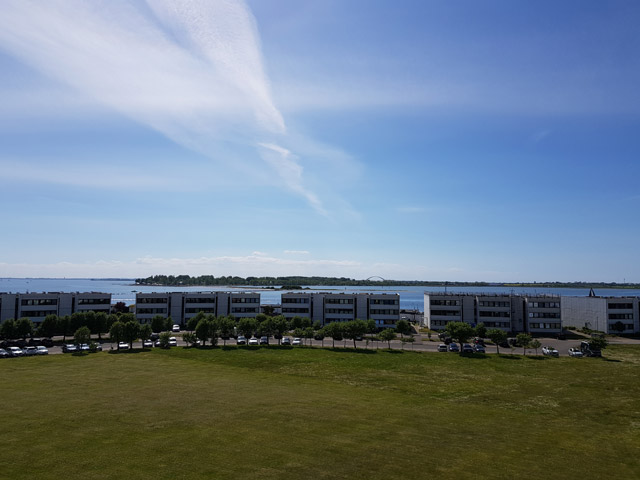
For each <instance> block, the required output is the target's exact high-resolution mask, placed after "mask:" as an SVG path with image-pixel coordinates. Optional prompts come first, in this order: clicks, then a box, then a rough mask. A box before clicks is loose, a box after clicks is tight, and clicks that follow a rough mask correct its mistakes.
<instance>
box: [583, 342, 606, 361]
mask: <svg viewBox="0 0 640 480" xmlns="http://www.w3.org/2000/svg"><path fill="white" fill-rule="evenodd" d="M580 351H581V352H582V354H583V355H584V356H585V357H601V356H602V352H601V351H600V350H598V349H597V348H594V347H593V346H591V343H590V342H586V341H584V342H580Z"/></svg>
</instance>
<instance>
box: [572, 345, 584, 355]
mask: <svg viewBox="0 0 640 480" xmlns="http://www.w3.org/2000/svg"><path fill="white" fill-rule="evenodd" d="M569 356H570V357H582V356H583V355H582V352H581V351H580V350H578V349H577V348H573V347H572V348H570V349H569Z"/></svg>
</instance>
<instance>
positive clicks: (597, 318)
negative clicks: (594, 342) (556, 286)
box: [562, 296, 640, 333]
mask: <svg viewBox="0 0 640 480" xmlns="http://www.w3.org/2000/svg"><path fill="white" fill-rule="evenodd" d="M562 323H563V325H564V326H573V327H576V328H584V327H587V328H590V329H592V330H598V331H600V332H605V333H639V332H640V299H639V298H638V297H596V296H591V297H563V298H562ZM618 327H621V329H620V330H618Z"/></svg>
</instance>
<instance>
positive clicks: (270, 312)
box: [262, 305, 276, 317]
mask: <svg viewBox="0 0 640 480" xmlns="http://www.w3.org/2000/svg"><path fill="white" fill-rule="evenodd" d="M262 311H263V312H264V314H265V315H266V316H267V317H275V315H276V309H275V307H274V306H273V305H265V306H264V307H262Z"/></svg>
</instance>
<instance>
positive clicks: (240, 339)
mask: <svg viewBox="0 0 640 480" xmlns="http://www.w3.org/2000/svg"><path fill="white" fill-rule="evenodd" d="M236 343H237V344H238V345H246V344H247V337H245V336H244V335H238V339H237V340H236Z"/></svg>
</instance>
